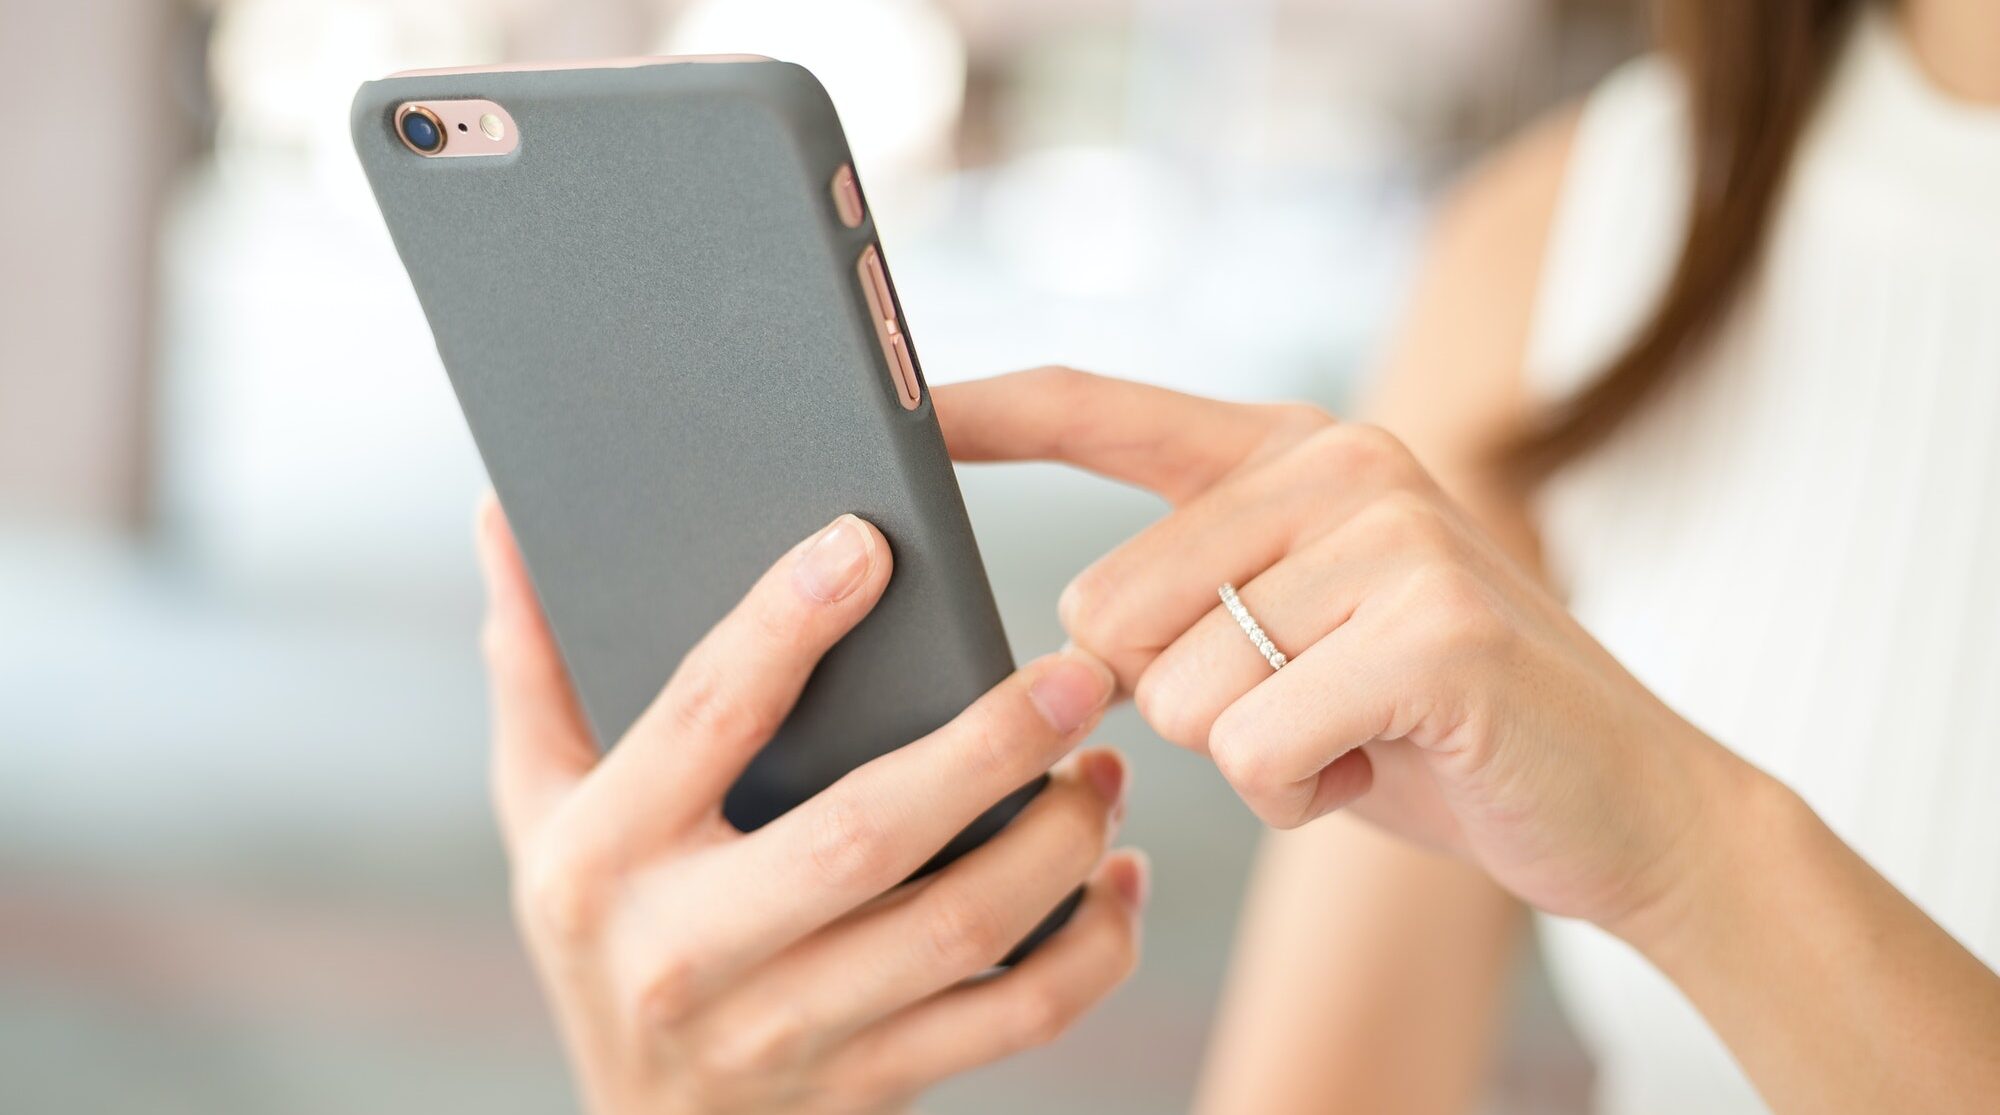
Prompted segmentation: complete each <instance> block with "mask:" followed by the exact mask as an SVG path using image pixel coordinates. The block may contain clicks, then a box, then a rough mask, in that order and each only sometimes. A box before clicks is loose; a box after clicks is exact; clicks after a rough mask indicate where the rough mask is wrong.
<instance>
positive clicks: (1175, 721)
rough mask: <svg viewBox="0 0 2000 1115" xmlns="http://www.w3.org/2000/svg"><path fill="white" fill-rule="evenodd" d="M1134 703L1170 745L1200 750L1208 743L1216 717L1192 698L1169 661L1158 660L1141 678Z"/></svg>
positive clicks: (1180, 675) (1142, 715)
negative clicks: (1210, 730)
mask: <svg viewBox="0 0 2000 1115" xmlns="http://www.w3.org/2000/svg"><path fill="white" fill-rule="evenodd" d="M1132 703H1133V704H1134V705H1136V706H1138V709H1139V715H1140V716H1141V717H1143V718H1144V719H1145V721H1146V723H1147V724H1149V725H1151V726H1152V729H1153V731H1155V732H1157V733H1159V735H1160V738H1162V739H1164V740H1166V741H1167V742H1169V743H1172V744H1175V745H1177V746H1180V747H1186V748H1200V747H1201V746H1202V745H1203V744H1205V743H1207V742H1208V732H1209V728H1210V726H1211V724H1212V723H1213V718H1212V717H1211V716H1210V715H1209V714H1208V713H1207V712H1206V710H1204V709H1203V708H1201V707H1200V706H1199V704H1198V703H1197V702H1196V701H1195V700H1194V699H1193V697H1192V695H1191V694H1190V692H1189V686H1188V684H1187V680H1186V678H1185V676H1184V675H1182V674H1181V673H1180V672H1179V671H1178V670H1176V669H1175V668H1174V665H1173V663H1172V662H1171V661H1169V660H1168V659H1165V658H1161V659H1155V660H1154V662H1153V664H1152V665H1151V666H1149V667H1147V669H1146V672H1145V673H1143V674H1140V675H1139V682H1138V684H1137V685H1136V686H1134V687H1133V691H1132Z"/></svg>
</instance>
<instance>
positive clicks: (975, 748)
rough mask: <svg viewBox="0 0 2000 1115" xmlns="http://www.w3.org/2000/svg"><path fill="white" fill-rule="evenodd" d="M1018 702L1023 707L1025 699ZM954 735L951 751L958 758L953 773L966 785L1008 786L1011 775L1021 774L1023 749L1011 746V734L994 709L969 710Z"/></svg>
mask: <svg viewBox="0 0 2000 1115" xmlns="http://www.w3.org/2000/svg"><path fill="white" fill-rule="evenodd" d="M1021 701H1022V703H1023V704H1026V703H1027V698H1026V697H1025V696H1023V697H1022V698H1021ZM954 734H955V735H957V736H958V742H957V743H956V745H955V746H954V748H953V750H955V751H956V752H958V756H957V761H956V762H954V763H953V769H955V770H956V771H957V772H958V775H959V777H961V778H963V779H965V780H966V781H967V782H978V783H990V782H995V781H999V782H1011V781H1013V780H1014V775H1015V774H1017V773H1022V772H1021V771H1020V769H1019V768H1020V767H1021V761H1020V760H1021V756H1022V755H1023V754H1025V753H1026V749H1023V748H1020V747H1016V746H1014V745H1013V744H1014V735H1013V733H1012V732H1010V731H1008V729H1007V726H1006V725H1005V724H1003V723H1001V717H1000V716H999V715H998V714H997V713H996V711H995V710H994V709H991V708H980V709H975V710H973V711H972V712H971V713H970V714H968V715H967V716H966V717H965V719H964V721H963V722H962V723H960V724H959V725H958V726H957V731H956V732H955V733H954ZM1022 777H1023V778H1025V777H1026V775H1025V774H1022Z"/></svg>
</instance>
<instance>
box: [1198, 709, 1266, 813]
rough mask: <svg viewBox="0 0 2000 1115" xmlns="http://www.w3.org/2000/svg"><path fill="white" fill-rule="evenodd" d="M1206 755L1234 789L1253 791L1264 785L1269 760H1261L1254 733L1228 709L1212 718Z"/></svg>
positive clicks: (1261, 749) (1262, 758)
mask: <svg viewBox="0 0 2000 1115" xmlns="http://www.w3.org/2000/svg"><path fill="white" fill-rule="evenodd" d="M1208 756H1209V758H1210V759H1211V760H1213V761H1214V763H1215V769H1216V770H1217V771H1219V772H1221V774H1222V778H1223V780H1224V781H1225V782H1228V783H1229V784H1230V785H1231V786H1233V787H1235V788H1236V790H1237V792H1238V793H1244V794H1254V793H1256V792H1257V791H1259V790H1262V789H1263V788H1264V784H1265V782H1266V780H1267V779H1268V778H1269V777H1270V764H1269V763H1268V762H1267V761H1266V760H1265V757H1264V752H1263V748H1261V747H1259V746H1258V740H1257V737H1256V735H1255V734H1254V733H1253V732H1252V731H1251V730H1250V729H1249V727H1248V726H1247V725H1244V724H1242V723H1240V722H1238V721H1237V720H1236V719H1235V718H1232V717H1231V716H1230V715H1229V714H1228V713H1224V714H1223V716H1222V718H1221V719H1219V720H1217V721H1216V723H1215V730H1214V731H1212V732H1210V733H1209V739H1208Z"/></svg>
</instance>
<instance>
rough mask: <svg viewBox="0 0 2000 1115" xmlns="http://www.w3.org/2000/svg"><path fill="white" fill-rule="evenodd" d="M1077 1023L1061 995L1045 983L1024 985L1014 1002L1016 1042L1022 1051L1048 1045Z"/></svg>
mask: <svg viewBox="0 0 2000 1115" xmlns="http://www.w3.org/2000/svg"><path fill="white" fill-rule="evenodd" d="M1074 1020H1075V1015H1074V1012H1072V1011H1071V1010H1070V1008H1069V1004H1068V1003H1067V1002H1065V1001H1064V999H1063V996H1062V993H1061V992H1060V991H1058V990H1057V989H1055V988H1053V987H1050V986H1048V985H1046V984H1040V983H1030V984H1024V985H1023V986H1022V987H1021V988H1020V989H1019V993H1018V994H1017V995H1016V996H1015V1000H1014V1017H1013V1032H1014V1042H1015V1044H1016V1045H1017V1046H1019V1047H1020V1048H1023V1049H1029V1048H1033V1047H1035V1046H1041V1045H1047V1044H1049V1043H1050V1042H1053V1041H1055V1040H1056V1039H1057V1038H1060V1037H1062V1036H1063V1033H1064V1031H1066V1030H1068V1029H1069V1026H1070V1023H1071V1022H1072V1021H1074Z"/></svg>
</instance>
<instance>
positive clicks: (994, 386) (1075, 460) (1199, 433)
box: [931, 367, 1273, 503]
mask: <svg viewBox="0 0 2000 1115" xmlns="http://www.w3.org/2000/svg"><path fill="white" fill-rule="evenodd" d="M931 398H932V403H933V405H934V406H935V408H936V410H937V416H938V424H939V425H940V426H941V427H943V429H944V440H945V444H946V446H947V447H948V448H949V449H950V450H951V455H952V457H953V459H955V460H960V461H1061V462H1063V463H1065V464H1072V465H1077V466H1079V467H1081V468H1085V469H1089V470H1090V471H1091V472H1095V473H1098V474H1100V475H1103V476H1108V477H1110V478H1112V479H1114V480H1122V481H1125V482H1126V483H1128V484H1136V485H1138V486H1140V487H1142V488H1146V489H1148V490H1150V491H1153V492H1156V493H1158V494H1159V495H1161V496H1163V497H1165V498H1166V499H1167V500H1168V501H1169V502H1172V503H1179V502H1181V501H1182V500H1184V499H1186V498H1188V497H1189V496H1192V495H1194V494H1196V493H1198V492H1201V491H1203V490H1204V489H1206V488H1208V487H1209V486H1210V485H1212V484H1214V483H1215V482H1216V481H1217V480H1218V479H1220V478H1221V477H1222V476H1223V474H1225V473H1227V472H1229V471H1230V470H1231V469H1233V468H1235V467H1236V466H1237V465H1238V464H1241V463H1242V462H1243V461H1244V460H1245V459H1246V458H1247V457H1249V456H1250V454H1251V453H1253V452H1255V451H1256V449H1257V447H1258V446H1259V445H1260V444H1262V443H1263V442H1264V440H1265V439H1266V438H1268V437H1269V436H1270V435H1271V432H1272V427H1273V423H1272V421H1271V412H1270V408H1267V407H1260V406H1254V405H1250V404H1245V403H1226V402H1220V401H1217V400H1215V399H1204V398H1201V397H1199V396H1196V395H1187V394H1183V393H1181V392H1179V391H1169V390H1167V389H1166V388H1164V387H1153V386H1151V385H1148V384H1143V383H1133V382H1131V381H1129V380H1121V379H1113V378H1110V377H1108V376H1097V375H1091V374H1090V373H1088V372H1079V371H1075V370H1073V369H1069V368H1056V367H1049V368H1035V369H1033V370H1030V371H1025V372H1011V373H1008V374H1006V375H999V376H993V377H991V378H988V379H978V380H972V381H970V382H966V383H954V384H949V385H946V386H943V387H937V388H934V389H933V390H932V393H931Z"/></svg>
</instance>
